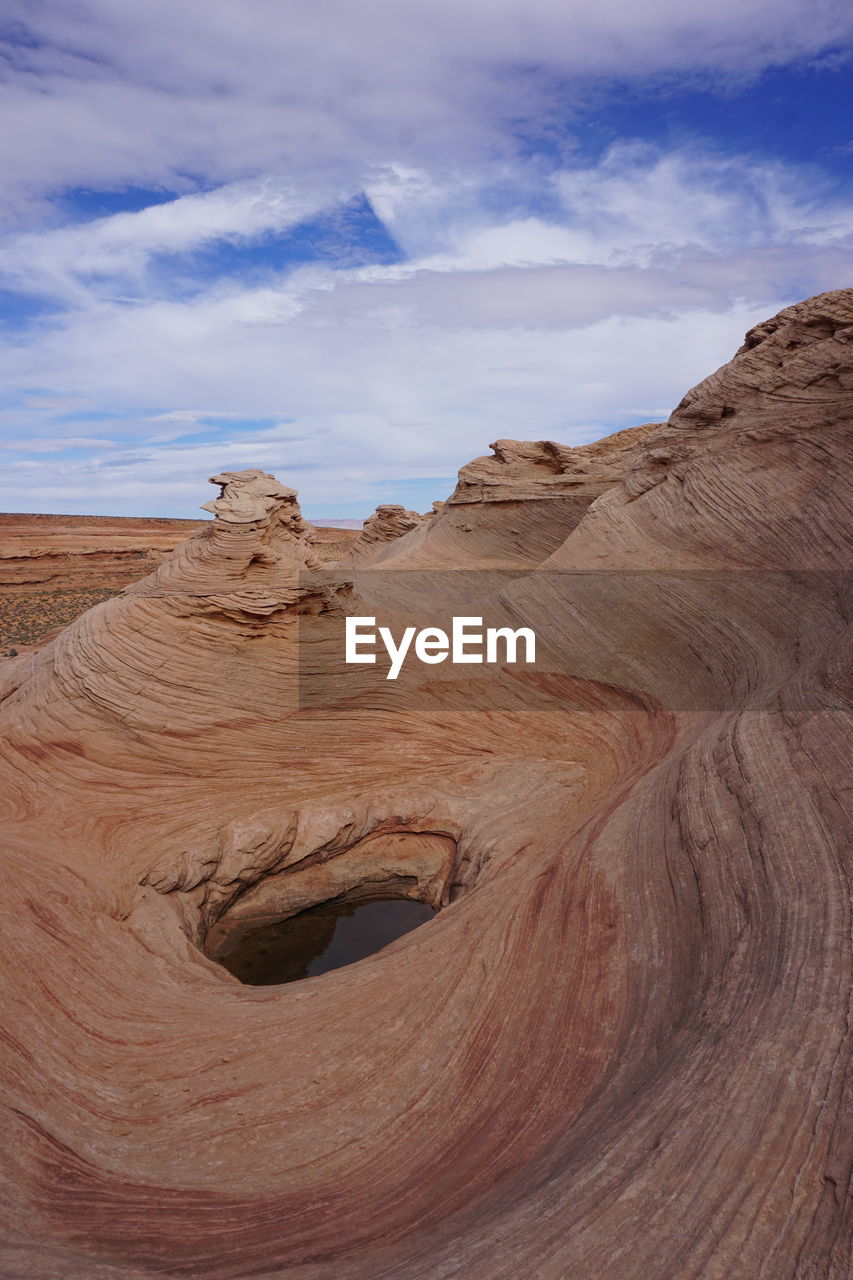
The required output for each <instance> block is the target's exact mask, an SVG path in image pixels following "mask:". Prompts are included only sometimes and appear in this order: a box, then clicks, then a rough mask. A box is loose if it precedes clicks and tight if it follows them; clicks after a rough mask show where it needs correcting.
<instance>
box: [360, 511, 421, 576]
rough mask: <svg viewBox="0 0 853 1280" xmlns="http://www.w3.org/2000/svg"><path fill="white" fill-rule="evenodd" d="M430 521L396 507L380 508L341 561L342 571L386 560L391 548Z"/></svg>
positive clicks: (366, 523)
mask: <svg viewBox="0 0 853 1280" xmlns="http://www.w3.org/2000/svg"><path fill="white" fill-rule="evenodd" d="M425 519H426V517H425V516H421V515H419V514H418V513H417V511H407V510H406V508H405V507H401V506H398V505H396V504H394V503H385V504H383V505H382V506H380V507H377V508H376V510H375V511H374V513H373V515H372V516H368V518H367V520H365V522H364V528H363V529H362V531H361V535H360V537H359V538H358V540H357V541H356V542H355V543H354V544H353V546H352V547H350V548H349V550H348V551H347V553H346V554H345V556H344V557H343V558H342V560H341V564H342V567H349V566H354V565H362V566H364V565H367V564H373V563H375V562H376V561H377V560H381V559H384V557H385V555H386V554H387V550H388V544H389V543H392V542H395V541H396V540H397V539H398V538H402V537H404V536H405V534H407V533H411V531H412V530H413V529H419V528H420V527H421V525H422V523H423V522H424V520H425Z"/></svg>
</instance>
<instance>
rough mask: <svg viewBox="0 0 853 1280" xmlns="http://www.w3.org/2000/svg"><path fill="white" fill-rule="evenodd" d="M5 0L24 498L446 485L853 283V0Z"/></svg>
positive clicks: (593, 430) (409, 494) (1, 267)
mask: <svg viewBox="0 0 853 1280" xmlns="http://www.w3.org/2000/svg"><path fill="white" fill-rule="evenodd" d="M700 10H701V11H700ZM5 11H6V13H7V18H6V20H5V22H4V23H3V24H0V40H2V43H0V50H1V51H2V67H3V71H2V77H0V113H2V116H3V119H2V120H0V124H2V126H3V127H2V128H0V164H2V171H3V174H4V182H3V196H2V208H0V456H2V469H0V486H2V493H0V508H2V509H5V510H18V511H50V512H84V513H107V514H149V515H193V514H195V513H196V511H197V508H198V506H199V505H200V504H201V503H202V502H204V501H206V500H207V498H208V493H207V492H206V489H207V485H206V478H207V476H209V475H211V474H213V473H214V472H216V471H221V470H226V469H237V468H242V467H260V468H262V469H264V470H268V471H273V472H274V473H275V474H276V475H278V476H279V478H281V479H282V480H283V481H285V482H286V483H288V484H291V485H293V486H294V487H295V488H297V489H299V491H300V495H301V498H302V502H303V507H304V509H305V510H306V512H307V513H308V514H309V515H313V516H315V517H323V516H327V517H328V516H341V517H344V516H351V517H358V516H364V515H367V514H369V512H370V511H371V510H372V509H373V508H374V507H375V506H376V505H377V504H378V503H380V502H389V501H401V502H404V503H406V504H407V505H409V506H414V507H416V508H420V509H421V510H426V509H428V508H429V506H430V504H431V502H432V500H433V499H434V498H442V497H446V496H447V493H448V492H449V490H450V489H451V488H452V486H453V483H454V480H455V474H456V471H457V469H458V468H459V467H460V466H461V465H462V464H463V463H465V462H466V461H468V460H469V459H470V458H472V457H475V456H477V455H479V454H482V453H485V452H486V451H487V446H488V444H489V442H490V441H491V440H494V439H496V438H499V437H506V436H510V437H517V438H522V439H543V438H550V439H557V440H562V441H566V442H568V443H582V442H584V441H587V440H591V439H595V438H597V437H599V436H601V435H603V434H606V433H607V432H609V431H611V430H614V429H618V428H620V427H623V426H626V425H630V424H632V423H636V422H644V421H648V420H657V419H661V418H664V417H666V416H667V415H668V413H669V412H670V411H671V409H672V407H673V406H674V405H675V404H676V403H677V402H678V400H679V399H680V398H681V396H682V394H683V393H684V391H685V390H687V388H688V387H689V386H691V385H692V384H693V383H695V382H696V381H698V380H699V379H700V378H701V377H703V376H705V375H706V374H707V373H709V372H711V371H712V370H713V369H714V368H716V367H717V366H718V365H719V364H721V363H722V362H723V361H724V360H726V359H728V358H729V357H730V355H731V354H732V352H733V351H734V350H735V349H736V347H737V346H738V345H739V343H740V340H741V337H742V334H743V332H744V330H745V329H746V328H748V327H749V326H750V325H752V324H753V323H755V322H757V321H758V320H760V319H762V318H764V317H765V316H767V315H770V314H772V313H773V312H775V311H776V310H778V309H779V308H780V307H782V306H784V305H786V304H787V303H789V302H791V301H794V300H796V299H798V298H800V297H805V296H807V295H809V294H812V293H816V292H819V291H821V290H824V289H830V288H838V287H843V286H849V285H851V284H853V278H851V277H853V272H851V259H853V63H851V54H853V8H851V6H850V5H849V3H847V0H809V3H805V2H804V0H773V2H772V3H771V0H737V2H735V0H717V2H716V3H715V4H714V5H713V6H711V5H708V6H700V7H698V8H697V9H696V11H695V12H691V11H690V9H689V7H688V6H685V5H684V4H683V0H646V2H645V3H643V4H641V5H639V6H638V5H637V4H636V2H635V3H633V4H629V3H627V0H599V2H598V3H597V4H596V5H594V6H590V5H588V4H587V3H583V4H582V3H580V2H579V0H524V2H522V0H407V3H406V4H400V3H398V0H316V3H314V4H312V5H310V6H307V5H305V4H303V3H302V2H301V0H275V2H273V0H220V3H218V4H217V5H215V6H211V5H210V4H209V3H206V2H205V0H169V2H168V3H167V0H147V3H146V4H145V5H139V4H137V3H135V2H133V3H132V2H131V0H80V2H79V3H78V4H76V5H75V6H73V7H72V6H69V5H67V4H65V3H63V2H62V0H41V3H32V0H28V2H27V3H26V4H25V3H21V2H19V0H7V3H6V6H5Z"/></svg>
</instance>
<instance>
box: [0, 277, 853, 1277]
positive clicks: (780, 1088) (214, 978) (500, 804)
mask: <svg viewBox="0 0 853 1280" xmlns="http://www.w3.org/2000/svg"><path fill="white" fill-rule="evenodd" d="M851 386H853V291H838V292H835V293H831V294H826V295H822V296H820V297H818V298H814V299H810V300H809V301H807V302H804V303H801V304H798V305H797V306H795V307H790V308H788V309H787V310H785V311H783V312H782V313H781V314H780V315H779V316H777V317H775V318H774V319H773V320H771V321H769V322H767V323H766V324H765V325H762V326H759V327H758V328H757V329H755V330H753V331H752V332H751V334H749V335H748V336H747V340H746V343H745V345H744V347H743V348H741V350H740V352H738V354H737V355H736V356H735V357H734V359H733V360H732V361H731V362H730V363H729V364H728V365H726V366H725V367H724V368H723V369H721V370H720V371H718V373H716V374H714V375H712V377H710V378H709V379H707V380H706V381H705V382H703V383H702V384H700V386H699V387H697V388H695V389H694V390H693V391H692V392H690V393H689V394H688V396H686V397H685V399H684V400H683V401H682V403H681V405H679V407H678V409H677V410H676V411H675V413H674V414H673V416H672V418H671V419H670V421H669V423H667V424H656V425H650V426H646V427H642V428H634V429H633V431H629V432H623V433H620V434H619V435H617V436H616V437H612V438H611V439H610V440H609V441H607V440H605V441H601V442H599V443H598V444H597V445H594V446H586V447H584V448H582V449H573V450H572V449H566V448H562V447H560V446H557V445H550V444H517V443H512V442H505V441H501V442H498V445H497V446H495V457H494V458H493V459H483V460H478V461H477V462H476V463H473V464H470V465H469V466H468V467H466V468H463V472H462V474H461V476H460V485H459V487H458V488H457V490H456V492H455V493H454V495H453V496H452V498H451V499H450V500H449V501H448V502H447V503H446V504H445V505H444V506H443V507H442V508H441V509H440V510H439V511H438V512H437V513H436V514H435V515H434V516H433V517H431V518H430V519H429V520H428V521H426V523H425V524H424V525H423V526H422V527H419V528H417V529H414V530H413V531H412V532H410V533H408V534H406V535H404V536H402V537H400V538H398V539H396V540H394V541H393V542H391V543H388V544H383V545H385V546H386V547H393V548H394V552H393V554H387V555H384V556H383V557H382V558H378V559H377V560H376V561H375V562H370V561H369V560H365V561H363V562H362V563H361V564H355V565H351V566H350V568H349V569H348V570H347V571H346V572H340V571H329V569H328V568H324V567H323V566H318V565H317V563H316V561H315V558H314V553H313V549H312V543H311V541H310V532H309V530H308V529H307V528H306V527H305V524H304V522H303V521H302V519H301V516H300V514H299V509H298V505H297V503H296V498H295V494H294V493H293V491H292V490H289V489H286V488H285V487H284V486H283V485H280V484H278V483H277V482H276V481H275V480H274V479H273V477H270V476H267V475H265V474H264V473H261V472H247V473H236V474H226V475H224V476H220V477H217V478H216V481H217V482H218V483H220V484H221V486H222V496H221V498H220V499H219V500H218V501H215V502H214V503H213V504H212V508H213V511H214V514H215V520H214V521H213V522H211V523H210V524H209V525H208V526H207V527H206V528H205V529H204V530H202V531H201V532H200V533H198V534H197V535H196V536H195V537H193V538H192V539H190V540H189V541H188V542H185V543H184V544H183V545H182V546H181V547H179V548H178V549H177V550H176V551H175V552H174V554H173V555H172V556H171V557H170V558H169V559H167V560H166V561H165V562H164V563H163V564H162V565H161V566H160V567H159V568H158V569H157V571H156V573H155V574H153V575H152V576H150V577H149V578H146V579H144V580H143V581H141V582H138V583H135V584H134V585H133V586H131V587H130V588H129V589H127V590H126V591H125V592H123V593H122V594H121V595H120V596H117V597H115V598H114V599H112V600H109V601H107V602H106V603H104V604H101V605H99V606H97V607H96V608H94V609H92V610H90V611H89V612H88V613H87V614H85V615H84V616H83V617H82V618H80V619H79V620H78V621H77V622H75V623H74V624H73V625H72V626H70V627H68V628H67V629H66V630H65V631H63V632H62V633H61V635H60V636H59V637H58V638H57V639H56V640H54V641H53V642H52V643H51V644H50V645H48V646H46V647H45V648H44V649H42V650H41V651H40V652H38V653H35V654H33V655H31V656H29V657H26V658H18V659H15V660H14V661H12V662H10V663H7V664H6V667H5V674H4V677H3V679H4V683H3V686H2V689H0V697H2V702H0V726H2V742H0V749H1V750H2V754H3V783H2V831H3V836H2V862H3V868H4V888H3V893H2V894H0V914H1V915H2V924H0V929H1V930H2V936H3V939H4V952H5V956H4V968H3V981H4V984H5V989H4V996H3V1000H4V1010H5V1019H4V1026H3V1037H2V1041H3V1047H2V1050H0V1068H2V1076H3V1081H4V1094H5V1107H4V1110H3V1113H2V1114H3V1119H2V1125H3V1128H2V1148H3V1150H4V1152H5V1153H6V1154H5V1157H4V1161H3V1165H2V1172H1V1173H0V1219H2V1222H3V1227H4V1238H5V1243H4V1245H3V1246H2V1251H1V1252H0V1274H3V1275H9V1276H15V1277H18V1276H20V1277H33V1278H36V1277H37V1278H38V1280H46V1278H47V1277H57V1278H59V1277H61V1278H62V1280H65V1278H66V1277H67V1278H69V1280H95V1278H96V1280H143V1278H144V1277H149V1276H154V1275H157V1276H163V1275H167V1276H182V1277H193V1278H196V1277H198V1278H199V1280H201V1278H202V1277H203V1278H204V1280H236V1278H237V1277H248V1276H255V1277H266V1278H268V1280H272V1278H273V1277H292V1278H293V1280H329V1277H330V1276H334V1277H335V1280H380V1278H382V1280H439V1278H441V1280H448V1278H449V1277H458V1278H459V1280H463V1278H464V1280H518V1278H519V1277H536V1280H566V1278H567V1277H584V1280H586V1278H587V1277H589V1278H590V1280H617V1278H618V1280H717V1278H719V1280H724V1278H725V1280H818V1278H820V1280H845V1278H846V1277H847V1276H848V1275H849V1274H850V1266H851V1257H850V1232H849V1223H850V1218H849V1192H850V1159H849V1148H847V1147H846V1146H845V1128H844V1119H845V1105H847V1106H848V1107H849V1093H846V1092H845V1090H846V1089H848V1088H849V1085H848V1083H847V1082H848V1074H847V1073H849V1067H850V1057H849V1039H848V1036H849V998H850V991H851V986H850V946H849V934H850V916H851V910H850V905H851V904H850V897H849V850H850V847H851V834H853V832H851V815H850V808H849V776H850V764H851V751H850V729H851V716H850V699H849V686H848V683H847V679H848V674H849V670H850V652H849V650H850V638H851V616H853V607H851V596H850V591H849V570H850V559H851V554H850V553H851V533H850V523H849V513H850V510H851V508H853V492H851V488H852V487H853V486H851V468H850V458H849V439H850V426H851V413H853V407H852V402H853V395H851ZM549 513H552V514H551V515H549ZM551 521H553V527H552V525H551V524H550V523H549V522H551ZM465 526H468V528H466V527H465ZM528 532H529V538H528ZM371 563H375V566H376V567H375V569H374V568H372V567H371ZM457 567H458V568H461V569H462V570H463V573H462V577H463V579H464V581H465V583H466V584H467V585H466V592H467V597H466V598H467V600H468V601H469V602H470V603H469V608H470V609H471V610H472V611H482V612H483V613H484V615H485V614H486V613H488V614H489V616H494V617H495V618H496V619H498V620H499V621H501V622H510V623H512V624H513V625H515V626H518V625H519V624H520V622H521V621H522V620H524V621H525V622H526V623H527V624H528V625H533V626H535V628H536V630H537V635H538V636H539V637H540V640H541V642H542V649H543V653H544V655H545V656H544V659H543V663H542V664H541V665H540V664H539V663H537V665H536V668H535V670H531V671H528V672H525V671H523V670H521V669H514V668H511V667H510V666H509V665H506V666H504V667H502V668H501V669H499V670H496V671H495V672H494V673H492V674H491V675H489V676H486V675H484V673H483V671H482V669H479V668H471V669H468V668H466V667H459V668H454V669H452V670H450V669H448V668H447V667H442V666H432V667H429V668H420V669H417V668H414V669H413V671H414V675H413V676H412V677H411V678H409V679H407V681H405V682H402V681H401V682H400V687H399V688H398V687H397V686H392V685H390V684H388V683H387V682H384V680H383V678H382V673H381V672H378V671H376V670H375V669H374V668H372V667H369V666H365V667H364V668H350V669H349V670H342V669H341V667H340V638H341V630H342V626H343V623H344V620H345V617H346V616H347V615H348V614H350V613H353V612H356V613H359V612H362V613H364V612H371V611H373V608H374V606H373V604H372V603H371V601H372V600H375V599H379V600H380V604H379V605H377V606H376V611H377V613H379V612H381V611H384V612H385V613H386V616H387V617H388V618H389V619H392V618H394V619H396V623H397V624H399V625H402V624H403V623H404V622H406V621H407V620H408V619H409V617H411V616H414V613H413V610H416V611H417V612H418V614H419V615H420V616H422V617H423V618H434V617H436V616H439V615H440V614H441V613H442V612H446V611H447V607H448V603H447V601H448V595H452V594H453V592H452V590H451V588H449V587H448V585H447V583H448V578H450V577H453V576H454V572H455V570H456V568H457ZM395 569H400V570H403V571H404V572H400V573H395V572H394V570H395ZM415 570H417V572H414V571H415ZM448 571H451V572H448ZM478 574H479V575H480V576H479V577H478V576H477V575H478ZM454 580H455V579H454ZM412 582H414V583H418V582H420V583H421V584H422V586H421V594H420V597H416V596H415V595H414V594H413V590H412V588H411V585H409V586H407V585H406V583H409V584H411V583H412ZM430 592H432V595H430V594H429V593H430ZM472 672H473V675H472ZM379 890H381V891H383V892H385V893H397V894H399V895H401V896H409V897H414V898H419V899H423V900H424V901H427V902H429V903H431V904H432V905H433V906H435V907H437V908H439V910H438V913H437V915H436V916H435V918H434V919H432V920H431V921H430V922H429V923H427V924H425V925H424V926H423V927H422V928H419V929H417V930H415V931H414V932H413V933H410V934H408V935H407V936H406V937H404V938H402V939H400V940H399V941H398V942H397V943H394V944H392V945H391V946H390V947H388V948H386V949H385V950H384V951H382V952H380V953H378V954H377V955H374V956H372V957H370V958H369V959H367V960H364V961H361V962H360V963H358V964H355V965H352V966H350V967H348V968H344V969H341V970H338V971H335V972H333V973H328V974H325V975H323V976H322V977H317V978H309V979H306V980H305V981H302V982H296V983H293V984H291V985H288V986H285V987H250V986H244V985H242V984H241V983H239V982H238V981H237V980H236V979H235V978H233V977H232V976H231V975H230V974H229V973H228V972H227V971H226V970H225V969H224V968H223V967H222V966H221V965H219V964H218V963H217V962H216V957H217V955H218V954H220V951H221V948H222V946H223V945H224V942H225V940H227V938H228V937H229V936H230V935H231V934H233V933H234V932H235V931H238V932H239V930H240V929H244V928H245V927H246V925H247V922H251V921H269V920H273V919H279V918H283V917H286V916H288V915H292V914H294V913H296V912H298V911H300V910H302V909H303V908H304V907H306V906H310V905H312V904H315V903H319V902H325V901H328V900H330V899H333V898H334V897H336V896H337V895H339V894H341V893H344V892H347V893H351V892H355V893H361V894H363V895H369V894H371V893H374V892H377V891H379Z"/></svg>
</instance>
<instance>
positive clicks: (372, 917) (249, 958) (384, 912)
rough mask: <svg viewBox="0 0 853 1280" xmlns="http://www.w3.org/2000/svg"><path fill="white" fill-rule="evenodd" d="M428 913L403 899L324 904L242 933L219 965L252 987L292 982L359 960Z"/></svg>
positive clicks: (424, 907)
mask: <svg viewBox="0 0 853 1280" xmlns="http://www.w3.org/2000/svg"><path fill="white" fill-rule="evenodd" d="M433 914H434V913H433V909H432V907H428V906H427V905H426V903H424V902H412V901H410V900H409V899H407V898H385V899H382V900H379V901H373V902H347V901H346V900H343V901H337V902H324V903H322V904H321V905H320V906H319V907H312V908H311V910H310V911H301V912H300V913H299V915H297V916H291V918H290V919H289V920H279V921H278V922H277V923H276V924H268V925H264V926H263V927H262V928H260V929H252V930H250V931H249V932H248V933H244V934H243V937H242V938H241V939H240V941H239V942H238V943H237V944H236V945H235V946H234V947H232V948H231V950H230V951H229V952H228V953H227V954H226V955H224V956H221V957H220V963H221V964H222V965H223V966H224V967H225V968H226V969H227V970H228V971H229V973H233V975H234V977H235V978H239V979H240V981H241V982H245V983H247V984H249V985H250V986H253V987H267V986H272V985H274V984H278V983H281V982H296V981H297V980H298V979H299V978H311V977H315V976H316V975H317V974H318V973H328V971H329V970H330V969H340V968H342V967H343V966H344V965H345V964H354V963H355V962H356V961H357V960H363V959H364V958H365V957H366V956H371V955H373V953H374V952H376V951H381V949H382V948H383V947H387V945H388V943H389V942H393V941H394V939H395V938H401V937H402V936H403V934H404V933H409V932H410V931H411V930H412V929H416V928H417V927H418V925H419V924H424V922H425V921H427V920H429V919H430V917H431V916H432V915H433Z"/></svg>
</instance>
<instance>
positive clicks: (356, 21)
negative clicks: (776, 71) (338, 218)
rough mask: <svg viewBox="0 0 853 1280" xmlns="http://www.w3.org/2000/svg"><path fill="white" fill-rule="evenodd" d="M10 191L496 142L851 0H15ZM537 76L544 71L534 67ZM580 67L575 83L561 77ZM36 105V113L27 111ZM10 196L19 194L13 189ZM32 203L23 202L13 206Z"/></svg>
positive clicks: (174, 183)
mask: <svg viewBox="0 0 853 1280" xmlns="http://www.w3.org/2000/svg"><path fill="white" fill-rule="evenodd" d="M5 11H6V23H7V28H6V29H7V31H11V30H14V25H15V21H16V20H17V21H18V22H19V23H20V24H21V28H22V29H23V28H28V29H29V31H30V32H31V33H32V34H33V35H34V37H35V40H36V42H37V43H36V44H35V45H34V46H33V47H30V46H29V45H28V44H19V45H18V46H17V47H15V48H13V49H12V50H11V53H10V63H11V72H10V74H9V76H8V78H7V81H6V83H5V85H4V86H3V88H2V91H0V166H2V171H3V174H4V183H5V184H6V186H7V189H8V191H9V192H10V193H14V192H18V193H19V200H21V201H23V200H24V199H25V198H26V193H27V192H33V191H50V190H55V189H56V188H57V187H59V186H62V185H79V184H81V183H83V184H95V185H101V186H116V185H121V184H123V183H125V182H133V183H137V184H147V185H156V184H162V185H165V186H166V187H167V188H169V189H171V190H177V191H186V190H188V189H191V188H192V186H193V184H194V181H195V180H196V179H197V178H198V177H203V178H204V179H205V180H206V181H207V182H210V183H217V184H219V183H228V182H232V181H237V180H242V179H245V178H248V177H251V176H254V175H257V174H258V173H274V174H278V175H287V176H291V177H292V176H293V175H294V174H299V175H300V176H301V177H309V176H310V177H312V178H314V179H317V178H318V177H319V176H320V175H325V177H326V178H328V177H329V175H330V174H334V178H335V181H344V182H346V181H348V180H349V178H351V177H352V175H353V171H354V169H355V170H357V169H359V168H361V167H362V166H363V165H364V164H365V163H369V162H380V163H384V162H388V161H398V162H407V163H412V162H414V163H416V164H417V163H427V165H428V167H430V168H434V167H435V166H436V164H438V163H445V162H446V161H448V159H449V160H454V159H455V160H459V161H463V160H464V161H466V162H468V161H471V159H472V158H474V157H479V158H482V157H483V155H484V154H485V151H486V149H488V151H489V154H490V155H491V156H492V158H493V159H494V158H495V156H496V155H497V154H498V153H499V152H500V150H501V149H503V150H504V152H505V153H507V152H509V153H511V151H512V143H511V141H510V139H509V138H508V132H507V130H508V125H509V124H510V123H513V124H520V123H521V124H523V123H524V122H525V121H527V122H533V123H536V124H541V123H542V121H543V120H547V119H548V118H549V116H550V114H551V112H552V110H553V101H552V100H551V98H550V97H549V92H550V91H551V90H552V89H553V87H554V84H555V82H560V83H561V84H562V86H563V101H564V104H565V107H566V110H567V111H569V112H571V109H572V105H573V103H574V104H577V102H578V101H579V100H581V99H582V97H583V94H584V91H585V87H588V86H589V84H590V83H591V82H592V81H593V80H594V79H595V78H596V77H602V76H609V77H624V78H628V79H630V78H632V77H638V76H649V75H657V74H664V75H666V74H676V75H679V76H683V75H686V74H690V73H691V72H692V73H697V74H703V73H711V74H712V75H715V76H723V77H729V78H730V77H737V76H741V77H743V76H748V75H750V74H755V73H756V72H757V71H759V70H760V69H761V68H763V67H766V66H769V65H773V64H777V63H780V62H785V61H789V60H791V59H793V58H803V57H809V56H813V55H815V54H817V53H818V52H819V51H821V50H823V49H825V48H827V47H828V46H830V45H832V44H837V43H840V42H844V41H849V39H850V37H851V35H853V11H851V9H850V7H849V5H847V4H846V3H844V2H843V0H715V3H714V4H713V5H693V6H690V5H685V4H684V0H644V3H642V4H637V3H636V2H635V0H598V3H596V4H593V5H591V4H589V3H588V2H587V0H524V3H522V2H521V0H461V2H460V0H406V3H404V4H403V3H400V0H360V2H359V3H358V4H354V3H352V0H325V2H324V3H323V4H320V5H316V4H311V5H306V4H305V3H303V0H218V2H217V3H216V4H210V3H209V2H208V0H146V3H145V4H139V3H136V2H135V0H80V3H78V4H76V5H74V6H69V5H68V4H65V3H62V2H61V0H47V3H44V4H40V5H38V6H36V5H33V4H31V3H30V2H29V0H7V2H6V6H5ZM534 67H535V68H536V69H537V71H536V74H535V75H533V74H531V68H534ZM567 82H568V87H567ZM22 119H26V121H27V127H26V130H22V129H21V128H20V121H21V120H22ZM11 198H12V196H11V195H10V199H11ZM18 207H20V206H18Z"/></svg>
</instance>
